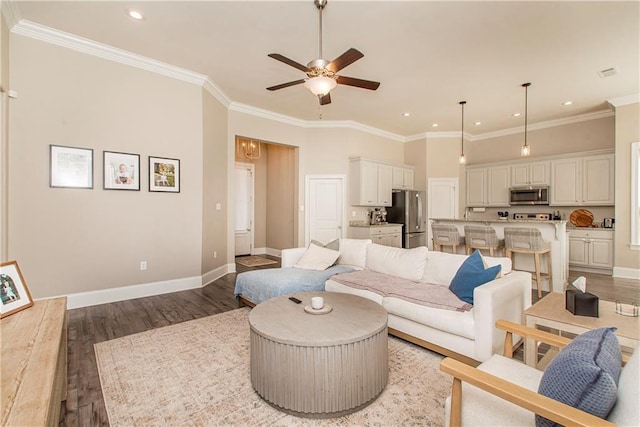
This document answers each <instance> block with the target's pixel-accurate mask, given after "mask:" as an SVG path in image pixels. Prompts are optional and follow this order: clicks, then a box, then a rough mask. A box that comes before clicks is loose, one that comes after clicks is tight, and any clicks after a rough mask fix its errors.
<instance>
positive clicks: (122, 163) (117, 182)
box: [103, 151, 140, 191]
mask: <svg viewBox="0 0 640 427" xmlns="http://www.w3.org/2000/svg"><path fill="white" fill-rule="evenodd" d="M103 153H104V169H103V173H104V189H105V190H133V191H140V155H139V154H130V153H117V152H113V151H104V152H103Z"/></svg>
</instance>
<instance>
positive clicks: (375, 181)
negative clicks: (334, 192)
mask: <svg viewBox="0 0 640 427" xmlns="http://www.w3.org/2000/svg"><path fill="white" fill-rule="evenodd" d="M392 184H393V166H391V165H388V164H384V163H379V162H374V161H371V160H365V159H360V158H355V159H351V162H350V185H349V188H350V191H349V192H350V194H351V204H353V205H355V206H391V190H392V187H393V185H392Z"/></svg>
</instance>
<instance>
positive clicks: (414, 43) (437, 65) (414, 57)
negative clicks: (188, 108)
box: [14, 0, 640, 137]
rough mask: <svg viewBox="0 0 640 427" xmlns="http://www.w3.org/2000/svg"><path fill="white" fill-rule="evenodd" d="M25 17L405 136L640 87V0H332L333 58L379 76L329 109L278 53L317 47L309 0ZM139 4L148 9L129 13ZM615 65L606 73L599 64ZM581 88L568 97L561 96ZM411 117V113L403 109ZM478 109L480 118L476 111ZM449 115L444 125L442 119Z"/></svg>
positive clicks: (591, 105) (296, 106) (537, 117)
mask: <svg viewBox="0 0 640 427" xmlns="http://www.w3.org/2000/svg"><path fill="white" fill-rule="evenodd" d="M14 6H17V10H18V17H19V18H22V19H25V20H28V21H32V22H35V23H38V24H41V25H45V26H48V27H52V28H55V29H58V30H61V31H64V32H67V33H71V34H75V35H78V36H81V37H84V38H88V39H91V40H94V41H98V42H101V43H105V44H108V45H111V46H114V47H117V48H120V49H124V50H127V51H130V52H133V53H136V54H139V55H143V56H146V57H150V58H153V59H156V60H159V61H163V62H166V63H168V64H171V65H174V66H178V67H182V68H186V69H189V70H192V71H195V72H198V73H202V74H204V75H206V76H208V77H209V79H210V80H211V81H212V82H214V84H215V85H216V86H218V87H219V88H220V89H221V90H222V92H223V93H224V94H226V96H227V97H228V98H229V99H230V100H231V101H233V102H235V103H240V104H246V105H249V106H252V107H257V108H260V109H264V110H269V111H272V112H275V113H279V114H284V115H287V116H291V117H294V118H298V119H302V120H311V121H313V120H318V119H319V118H320V115H321V117H322V119H324V120H352V121H355V122H359V123H362V124H364V125H367V126H372V127H374V128H378V129H381V130H385V131H388V132H391V133H394V134H397V135H400V136H404V137H407V136H412V135H416V134H420V133H424V132H432V131H438V132H441V131H459V130H460V106H459V104H458V102H459V101H462V100H466V101H467V105H466V107H465V131H467V132H469V133H471V134H475V135H478V134H483V133H488V132H493V131H497V130H502V129H508V128H514V127H520V126H522V125H523V123H524V116H521V117H519V118H514V117H512V114H513V113H514V112H523V110H524V89H523V88H522V87H521V84H522V83H524V82H531V83H532V85H531V87H530V88H529V124H535V123H538V122H544V121H549V120H554V119H561V118H567V117H571V116H576V115H581V114H585V113H590V112H595V111H602V110H605V109H607V108H610V107H609V105H608V104H607V102H606V101H607V100H608V99H613V98H619V97H624V96H629V95H635V94H638V93H639V92H640V87H639V86H640V82H639V80H640V78H639V75H640V69H639V63H640V29H639V28H640V25H639V21H640V2H638V1H628V2H611V1H604V2H593V1H586V2H577V1H559V2H558V1H557V2H541V1H533V2H516V1H514V2H504V1H500V2H489V1H475V2H446V1H441V2H432V1H403V2H400V1H368V2H365V1H343V0H329V2H328V5H327V7H326V8H325V10H324V12H323V21H324V22H323V24H324V28H323V33H324V34H323V45H324V55H325V59H328V60H332V59H334V58H335V57H337V56H339V55H340V54H342V53H343V52H344V51H346V50H347V49H349V48H351V47H354V48H356V49H358V50H360V51H361V52H362V53H364V55H365V56H364V58H362V59H360V60H359V61H357V62H355V63H354V64H352V65H350V66H348V67H347V68H345V69H344V70H342V71H341V72H340V73H339V74H340V75H346V76H349V77H357V78H362V79H367V80H375V81H379V82H381V85H380V88H379V89H378V90H377V91H375V92H374V91H369V90H364V89H357V88H353V87H348V86H343V85H339V86H338V87H337V88H336V89H334V90H333V91H332V93H331V97H332V101H333V102H332V104H330V105H327V106H323V107H320V106H319V105H318V101H317V99H316V98H315V97H314V96H313V95H312V94H311V93H310V92H309V91H308V90H307V89H305V88H304V87H303V86H302V85H298V86H293V87H289V88H286V89H282V90H279V91H276V92H269V91H267V90H266V89H265V88H266V87H268V86H273V85H276V84H279V83H284V82H287V81H291V80H297V79H300V78H303V77H305V76H304V74H303V73H302V72H301V71H298V70H297V69H295V68H292V67H289V66H287V65H285V64H283V63H281V62H278V61H276V60H274V59H271V58H269V57H267V54H269V53H280V54H282V55H284V56H286V57H288V58H291V59H293V60H294V61H297V62H299V63H301V64H305V65H306V64H307V62H309V61H311V60H312V59H316V58H317V53H318V52H317V51H318V12H317V9H316V8H315V6H314V5H313V1H312V0H304V1H279V2H276V1H265V0H262V1H253V2H248V1H226V2H221V1H200V2H190V1H182V0H180V1H159V2H155V1H153V2H150V1H136V2H130V1H109V2H96V1H69V2H57V1H43V2H38V1H21V2H17V3H14ZM129 8H136V9H139V10H140V11H142V12H143V14H144V15H145V19H144V20H143V21H140V22H137V21H134V20H132V19H131V18H129V17H128V16H127V14H126V11H127V9H129ZM610 67H614V68H615V69H616V70H617V74H616V75H614V76H612V77H607V78H601V77H600V76H599V75H598V71H600V70H603V69H607V68H610ZM567 100H571V101H573V104H572V105H571V106H563V105H562V103H563V102H564V101H567ZM404 112H410V113H411V116H409V117H403V116H402V113H404ZM476 121H481V122H482V124H481V125H479V126H476V125H474V122H476ZM433 123H438V124H439V126H438V127H437V128H434V127H432V124H433Z"/></svg>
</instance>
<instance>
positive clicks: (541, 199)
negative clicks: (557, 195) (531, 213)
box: [509, 186, 549, 205]
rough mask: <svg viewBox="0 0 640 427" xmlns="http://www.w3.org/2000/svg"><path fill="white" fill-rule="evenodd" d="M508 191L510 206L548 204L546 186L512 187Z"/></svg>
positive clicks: (547, 188) (547, 189)
mask: <svg viewBox="0 0 640 427" xmlns="http://www.w3.org/2000/svg"><path fill="white" fill-rule="evenodd" d="M509 191H510V193H511V195H510V197H509V204H511V205H548V204H549V187H547V186H528V187H512V188H511V189H510V190H509Z"/></svg>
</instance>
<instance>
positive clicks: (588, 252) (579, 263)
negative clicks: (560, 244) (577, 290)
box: [569, 229, 613, 270]
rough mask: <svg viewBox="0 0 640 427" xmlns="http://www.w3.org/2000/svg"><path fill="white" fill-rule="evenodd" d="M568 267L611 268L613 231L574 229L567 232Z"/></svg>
mask: <svg viewBox="0 0 640 427" xmlns="http://www.w3.org/2000/svg"><path fill="white" fill-rule="evenodd" d="M569 266H570V267H573V268H576V269H578V270H579V269H580V268H583V267H584V268H589V269H606V270H611V269H612V268H613V231H612V230H597V229H576V230H571V231H570V232H569Z"/></svg>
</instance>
